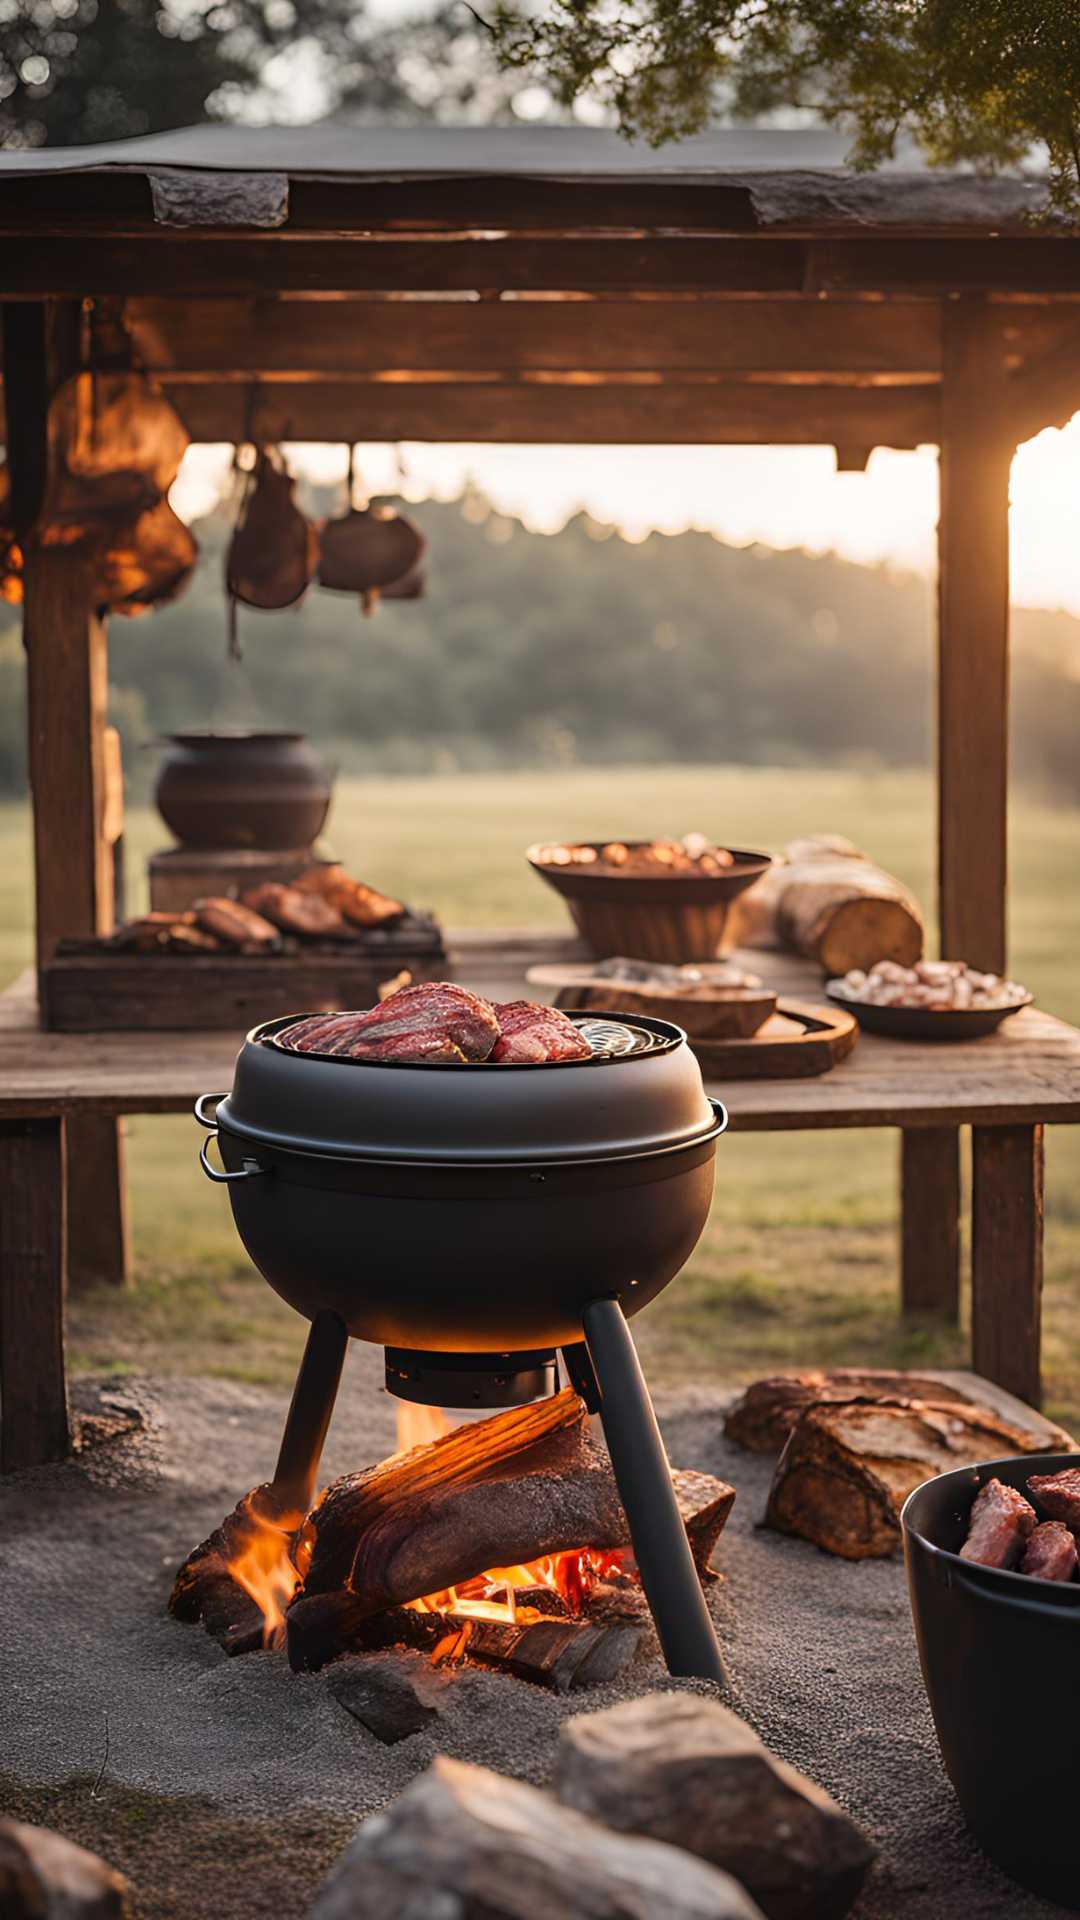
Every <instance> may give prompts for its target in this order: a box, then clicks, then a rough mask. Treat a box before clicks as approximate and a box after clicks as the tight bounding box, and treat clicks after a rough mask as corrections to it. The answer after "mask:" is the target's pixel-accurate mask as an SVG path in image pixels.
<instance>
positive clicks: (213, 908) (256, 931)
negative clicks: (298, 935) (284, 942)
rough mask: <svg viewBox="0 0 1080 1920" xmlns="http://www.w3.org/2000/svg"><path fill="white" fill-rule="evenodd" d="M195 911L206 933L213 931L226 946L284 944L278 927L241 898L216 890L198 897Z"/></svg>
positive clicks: (243, 947)
mask: <svg viewBox="0 0 1080 1920" xmlns="http://www.w3.org/2000/svg"><path fill="white" fill-rule="evenodd" d="M193 911H194V914H195V920H196V923H197V925H198V926H200V927H201V928H202V929H203V932H204V933H212V934H213V935H214V936H215V938H216V939H218V940H220V941H221V942H222V945H223V946H226V947H240V948H241V949H243V950H247V951H250V950H251V949H253V948H254V949H256V950H258V949H259V948H260V947H276V946H278V945H279V944H280V940H281V935H280V934H279V933H278V930H277V928H276V927H273V926H271V924H270V922H269V920H264V919H263V917H262V914H261V913H253V912H252V910H251V908H250V907H245V906H243V905H241V903H240V901H239V900H225V899H223V898H220V897H219V896H218V895H216V894H213V895H210V896H209V897H208V898H207V899H205V900H196V902H195V905H194V909H193Z"/></svg>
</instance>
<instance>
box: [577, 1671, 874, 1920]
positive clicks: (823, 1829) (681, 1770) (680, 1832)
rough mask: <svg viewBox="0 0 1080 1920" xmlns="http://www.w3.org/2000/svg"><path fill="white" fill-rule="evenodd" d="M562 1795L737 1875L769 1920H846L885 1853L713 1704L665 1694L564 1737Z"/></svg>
mask: <svg viewBox="0 0 1080 1920" xmlns="http://www.w3.org/2000/svg"><path fill="white" fill-rule="evenodd" d="M554 1786H555V1791H556V1792H557V1793H558V1794H559V1795H560V1797H561V1798H562V1799H563V1801H564V1802H565V1803H566V1805H567V1806H570V1807H573V1808H574V1809H575V1810H576V1811H577V1812H579V1813H584V1814H588V1815H590V1816H591V1817H592V1818H593V1819H595V1820H602V1821H604V1822H605V1823H606V1824H607V1825H608V1826H611V1827H615V1828H617V1829H618V1830H619V1831H620V1832H623V1833H636V1834H642V1835H647V1836H648V1837H649V1838H650V1839H652V1840H660V1841H665V1842H666V1843H667V1844H668V1845H670V1846H676V1847H684V1848H686V1850H687V1851H688V1852H690V1853H696V1854H698V1855H699V1856H700V1858H701V1859H703V1860H708V1861H710V1862H711V1863H712V1864H713V1865H714V1866H717V1867H722V1868H723V1869H724V1870H725V1871H726V1872H727V1873H730V1874H732V1875H734V1877H735V1879H736V1880H738V1881H740V1882H741V1883H742V1885H743V1886H744V1887H746V1888H747V1890H748V1891H749V1892H750V1893H751V1894H752V1895H753V1897H754V1899H755V1900H756V1901H757V1903H758V1905H759V1906H760V1907H761V1909H762V1911H763V1912H764V1913H765V1914H767V1915H768V1920H840V1916H841V1915H843V1914H846V1913H847V1911H848V1909H849V1908H850V1907H851V1906H852V1905H853V1903H854V1901H855V1899H856V1897H857V1895H858V1892H859V1888H860V1887H861V1885H862V1882H863V1879H864V1877H865V1875H866V1872H867V1869H868V1867H869V1866H870V1863H871V1861H872V1859H873V1857H874V1849H873V1848H872V1847H871V1845H870V1843H869V1841H868V1840H866V1839H865V1837H864V1836H863V1834H862V1833H861V1832H860V1831H859V1829H858V1827H857V1826H856V1825H855V1824H854V1822H853V1821H852V1820H850V1819H849V1818H848V1816H847V1814H845V1813H844V1812H843V1811H842V1809H841V1808H840V1807H838V1806H837V1805H836V1802H835V1801H834V1800H832V1799H830V1797H829V1795H828V1794H827V1793H825V1792H824V1791H823V1790H822V1789H821V1788H820V1787H818V1786H815V1785H814V1783H813V1781H811V1780H808V1779H807V1778H806V1777H805V1775H803V1774H801V1773H799V1772H797V1770H796V1769H795V1768H794V1767H790V1766H788V1765H786V1764H785V1762H784V1761H782V1760H778V1759H776V1757H775V1755H773V1754H771V1753H770V1752H769V1750H768V1748H767V1747H765V1746H763V1745H762V1743H761V1741H760V1740H759V1739H758V1737H757V1735H756V1734H755V1733H753V1732H752V1731H751V1729H750V1728H749V1727H748V1726H747V1725H746V1724H745V1722H744V1721H742V1720H740V1719H739V1718H738V1717H737V1715H735V1714H734V1713H730V1712H729V1711H728V1709H727V1708H726V1707H722V1706H720V1705H719V1703H718V1702H716V1701H713V1700H703V1699H699V1698H697V1697H696V1696H694V1695H691V1694H677V1693H654V1694H649V1695H647V1696H646V1698H645V1699H643V1700H628V1701H625V1702H624V1703H622V1704H621V1705H619V1706H615V1707H608V1708H606V1709H605V1710H604V1711H602V1712H600V1713H592V1714H582V1715H580V1716H578V1717H577V1718H575V1719H573V1720H570V1721H568V1722H567V1723H566V1725H565V1726H564V1727H563V1729H562V1734H561V1738H560V1745H559V1752H558V1757H557V1760H556V1774H555V1782H554Z"/></svg>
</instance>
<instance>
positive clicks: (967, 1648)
mask: <svg viewBox="0 0 1080 1920" xmlns="http://www.w3.org/2000/svg"><path fill="white" fill-rule="evenodd" d="M901 1528H902V1532H903V1539H904V1558H905V1561H906V1564H907V1575H908V1589H909V1594H910V1598H911V1610H912V1617H913V1620H914V1625H915V1637H916V1640H917V1643H918V1649H919V1662H920V1665H921V1667H922V1676H923V1682H924V1684H925V1687H926V1692H927V1697H928V1699H929V1702H930V1710H931V1712H932V1714H933V1717H934V1726H935V1728H936V1731H937V1737H938V1745H939V1747H940V1749H941V1757H942V1760H943V1761H944V1764H945V1770H946V1772H947V1774H948V1776H949V1778H950V1780H951V1781H952V1784H953V1786H954V1787H955V1789H956V1793H957V1797H958V1799H959V1801H960V1804H961V1807H962V1808H963V1811H964V1814H965V1817H966V1819H967V1822H968V1825H969V1826H970V1827H971V1828H972V1830H973V1832H974V1834H975V1836H976V1838H977V1839H978V1841H979V1842H980V1844H981V1846H982V1847H983V1849H984V1851H985V1852H986V1853H988V1854H989V1855H990V1857H991V1858H992V1859H993V1860H995V1861H996V1862H997V1864H998V1866H1000V1867H1002V1868H1003V1869H1004V1871H1005V1872H1006V1873H1008V1874H1010V1875H1011V1876H1012V1878H1013V1879H1014V1880H1017V1881H1019V1882H1020V1884H1021V1885H1022V1886H1025V1887H1028V1888H1029V1889H1030V1890H1031V1891H1032V1892H1034V1893H1038V1894H1041V1895H1042V1896H1043V1898H1044V1899H1048V1900H1056V1901H1057V1902H1058V1903H1059V1904H1060V1905H1061V1906H1063V1907H1065V1908H1066V1909H1068V1910H1069V1911H1070V1912H1080V1872H1078V1871H1077V1863H1076V1849H1075V1844H1074V1840H1073V1834H1074V1830H1075V1821H1076V1813H1075V1808H1076V1781H1077V1779H1078V1778H1080V1712H1078V1711H1077V1708H1076V1704H1075V1703H1076V1700H1077V1698H1078V1696H1080V1578H1078V1572H1077V1563H1078V1548H1080V1453H1057V1454H1024V1455H1022V1456H1021V1457H1020V1458H1019V1459H1014V1458H1010V1459H1006V1460H993V1461H989V1462H987V1464H986V1465H984V1466H980V1467H974V1468H971V1467H964V1468H957V1469H956V1470H954V1471H953V1472H952V1473H945V1474H940V1475H938V1477H937V1478H936V1479H934V1480H928V1481H926V1482H925V1484H924V1485H923V1486H921V1487H917V1488H916V1490H915V1492H914V1493H913V1494H911V1496H910V1498H909V1499H908V1500H907V1502H906V1504H905V1506H904V1509H903V1512H902V1514H901Z"/></svg>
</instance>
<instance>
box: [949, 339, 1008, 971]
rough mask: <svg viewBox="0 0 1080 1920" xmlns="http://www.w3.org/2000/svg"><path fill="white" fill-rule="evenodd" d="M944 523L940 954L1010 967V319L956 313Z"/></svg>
mask: <svg viewBox="0 0 1080 1920" xmlns="http://www.w3.org/2000/svg"><path fill="white" fill-rule="evenodd" d="M941 409H942V412H941V508H940V516H939V521H938V888H939V924H940V928H941V951H942V953H943V954H944V955H945V956H946V957H947V958H949V959H956V960H967V961H968V962H969V963H970V964H971V965H973V966H976V967H986V968H990V969H992V970H993V971H994V972H1002V971H1003V970H1004V968H1005V954H1006V855H1007V821H1006V812H1007V803H1008V754H1009V717H1008V716H1009V469H1010V465H1011V462H1012V455H1013V442H1012V439H1011V437H1010V433H1009V427H1008V413H1007V406H1006V401H1005V394H1004V354H1003V342H1002V336H1001V327H1000V321H999V318H998V316H997V314H996V313H995V311H994V310H993V309H989V308H987V307H985V306H984V305H983V304H982V303H979V302H968V301H961V302H958V303H956V304H955V305H952V306H950V307H949V308H948V310H947V312H946V316H945V366H944V376H943V379H942V387H941Z"/></svg>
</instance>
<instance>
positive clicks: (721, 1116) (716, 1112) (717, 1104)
mask: <svg viewBox="0 0 1080 1920" xmlns="http://www.w3.org/2000/svg"><path fill="white" fill-rule="evenodd" d="M705 1098H706V1100H708V1101H709V1105H710V1107H711V1108H712V1110H713V1116H714V1118H715V1119H716V1120H717V1122H718V1123H719V1127H720V1132H721V1133H726V1132H727V1129H728V1110H727V1108H726V1107H725V1105H724V1103H723V1101H722V1100H712V1099H710V1098H709V1095H708V1094H706V1095H705ZM195 1111H196V1113H198V1107H196V1109H195ZM200 1118H201V1115H200ZM206 1124H207V1123H206V1121H205V1120H203V1126H204V1127H205V1126H206Z"/></svg>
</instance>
